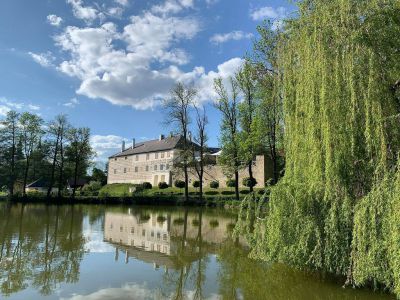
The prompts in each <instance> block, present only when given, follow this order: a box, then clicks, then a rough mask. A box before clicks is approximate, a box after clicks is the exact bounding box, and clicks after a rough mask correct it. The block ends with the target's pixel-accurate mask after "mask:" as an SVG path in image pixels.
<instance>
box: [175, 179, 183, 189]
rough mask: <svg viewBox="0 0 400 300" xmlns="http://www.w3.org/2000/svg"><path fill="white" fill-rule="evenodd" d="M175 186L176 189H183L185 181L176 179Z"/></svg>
mask: <svg viewBox="0 0 400 300" xmlns="http://www.w3.org/2000/svg"><path fill="white" fill-rule="evenodd" d="M175 186H176V187H177V188H178V189H183V188H184V187H185V182H184V181H182V180H176V181H175Z"/></svg>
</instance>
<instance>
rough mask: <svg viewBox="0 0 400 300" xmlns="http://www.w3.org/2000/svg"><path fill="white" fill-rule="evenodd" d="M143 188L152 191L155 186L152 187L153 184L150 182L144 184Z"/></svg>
mask: <svg viewBox="0 0 400 300" xmlns="http://www.w3.org/2000/svg"><path fill="white" fill-rule="evenodd" d="M142 187H143V188H144V189H145V190H151V189H152V188H153V186H152V184H151V183H150V182H143V183H142Z"/></svg>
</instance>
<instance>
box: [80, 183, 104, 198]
mask: <svg viewBox="0 0 400 300" xmlns="http://www.w3.org/2000/svg"><path fill="white" fill-rule="evenodd" d="M101 188H102V185H101V182H99V181H91V182H90V183H89V184H85V186H84V187H83V188H82V191H81V193H80V194H81V195H82V196H83V195H84V196H97V195H98V194H99V191H100V190H101Z"/></svg>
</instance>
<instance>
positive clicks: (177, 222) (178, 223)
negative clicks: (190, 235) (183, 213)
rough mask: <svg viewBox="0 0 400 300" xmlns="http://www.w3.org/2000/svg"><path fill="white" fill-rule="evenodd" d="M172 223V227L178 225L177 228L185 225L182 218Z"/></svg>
mask: <svg viewBox="0 0 400 300" xmlns="http://www.w3.org/2000/svg"><path fill="white" fill-rule="evenodd" d="M173 223H174V225H179V226H181V225H183V223H185V220H184V219H182V218H178V219H175V220H174V221H173Z"/></svg>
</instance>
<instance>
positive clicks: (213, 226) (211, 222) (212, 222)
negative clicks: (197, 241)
mask: <svg viewBox="0 0 400 300" xmlns="http://www.w3.org/2000/svg"><path fill="white" fill-rule="evenodd" d="M210 226H211V227H212V228H215V227H218V226H219V222H218V220H211V221H210Z"/></svg>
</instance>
